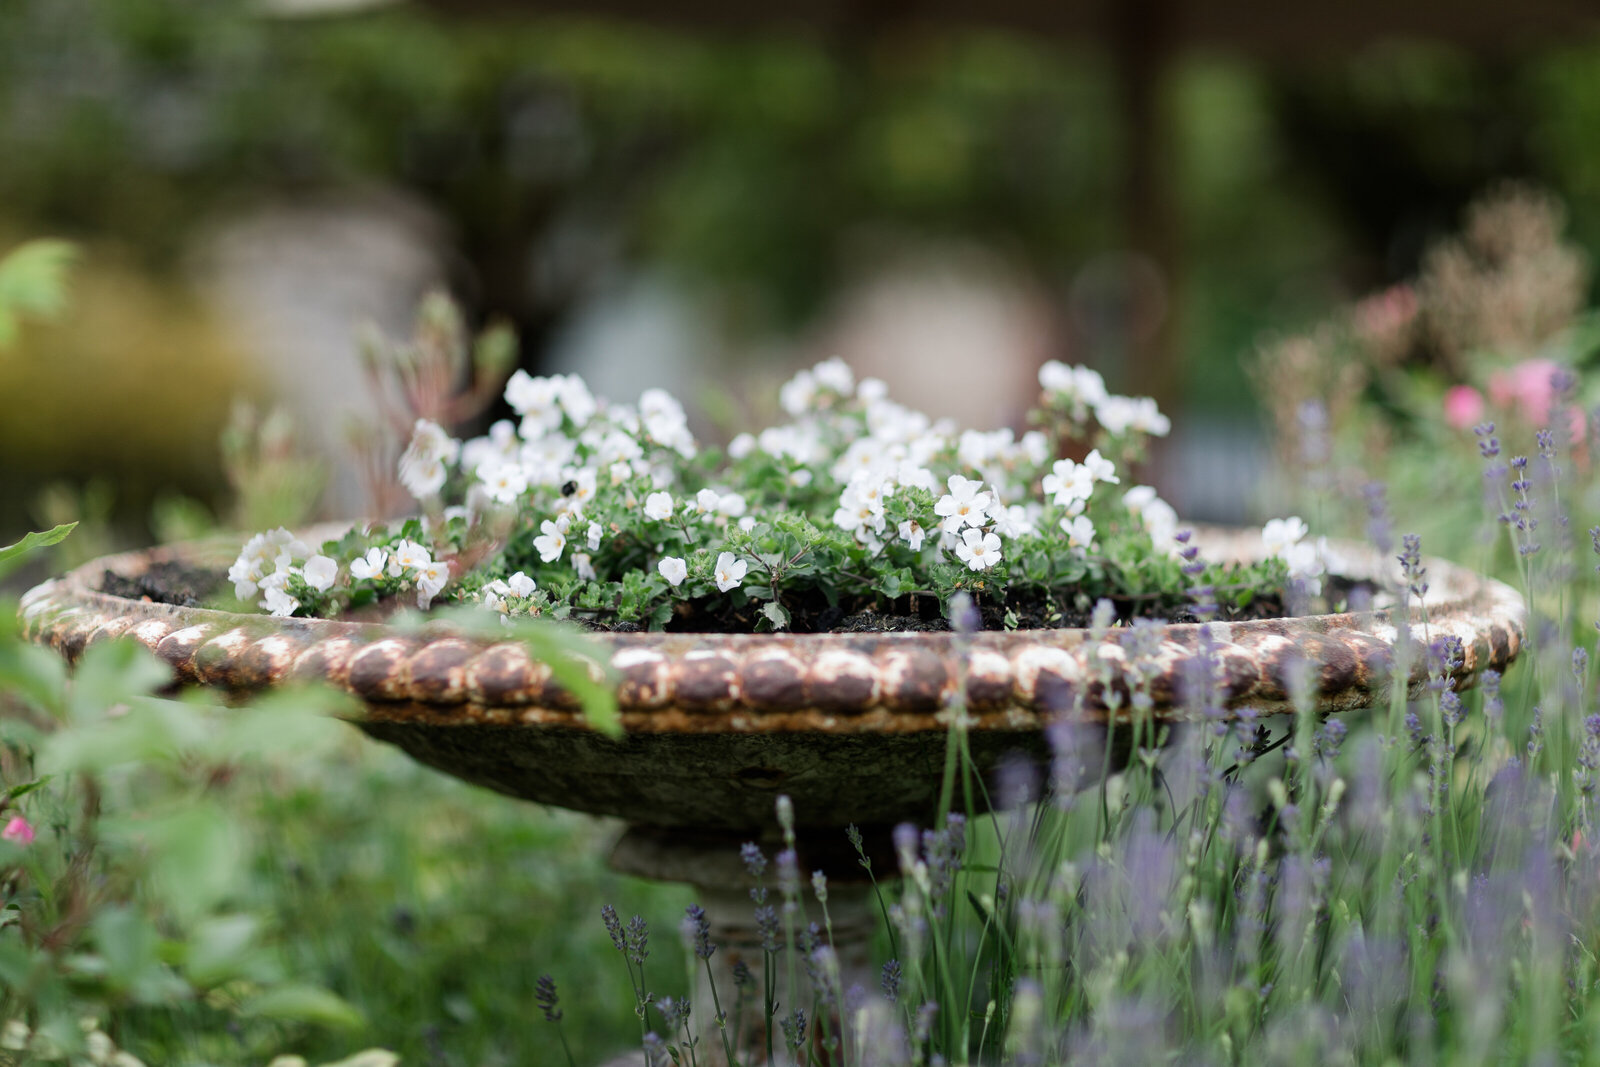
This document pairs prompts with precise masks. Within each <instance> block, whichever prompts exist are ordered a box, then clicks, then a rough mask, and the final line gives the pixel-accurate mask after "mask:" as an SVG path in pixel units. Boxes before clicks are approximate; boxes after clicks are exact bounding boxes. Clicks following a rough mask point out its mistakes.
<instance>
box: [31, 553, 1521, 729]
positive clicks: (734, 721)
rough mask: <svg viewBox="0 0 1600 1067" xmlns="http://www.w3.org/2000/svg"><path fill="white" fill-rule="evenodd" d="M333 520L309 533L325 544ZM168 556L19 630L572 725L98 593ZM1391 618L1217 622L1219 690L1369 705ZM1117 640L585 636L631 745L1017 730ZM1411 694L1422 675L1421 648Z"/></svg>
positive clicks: (1514, 639) (207, 618) (1168, 687)
mask: <svg viewBox="0 0 1600 1067" xmlns="http://www.w3.org/2000/svg"><path fill="white" fill-rule="evenodd" d="M342 529H343V527H340V528H329V529H319V530H317V531H311V532H310V533H308V535H307V536H309V537H314V538H317V539H321V538H322V537H326V536H336V535H337V533H338V532H339V531H340V530H342ZM1197 540H1198V542H1199V543H1200V544H1201V546H1202V550H1203V551H1204V552H1205V553H1206V558H1208V559H1229V558H1247V557H1248V555H1249V554H1250V551H1251V549H1252V547H1253V546H1254V547H1255V550H1256V551H1259V547H1258V545H1259V538H1255V537H1253V535H1252V534H1250V533H1247V532H1235V531H1226V530H1203V531H1201V532H1200V534H1199V535H1198V538H1197ZM1335 547H1336V549H1337V550H1338V551H1339V553H1340V554H1341V555H1342V556H1344V557H1345V558H1346V559H1347V560H1349V561H1351V562H1350V565H1348V566H1346V567H1344V568H1343V571H1344V573H1345V576H1346V577H1351V578H1357V579H1363V578H1372V577H1375V576H1376V575H1377V573H1378V570H1379V568H1380V567H1381V566H1383V565H1384V563H1385V561H1383V560H1381V559H1379V558H1378V557H1377V556H1376V555H1375V554H1374V553H1372V552H1371V551H1370V550H1367V549H1364V548H1361V547H1359V546H1352V545H1337V546H1335ZM169 561H177V562H182V563H186V564H197V565H213V564H217V565H225V564H226V559H223V558H220V557H219V556H218V554H217V551H216V549H215V548H211V549H207V548H204V547H202V546H195V545H173V546H167V547H163V548H157V549H151V550H149V551H145V552H136V553H127V554H123V555H118V556H110V557H107V558H105V559H101V560H96V561H95V562H93V563H89V564H86V565H84V566H82V567H79V568H78V569H77V570H75V571H73V572H71V573H69V574H67V575H65V576H64V577H61V578H58V579H55V580H53V581H48V582H45V583H44V584H42V585H40V586H38V587H36V588H35V589H33V590H32V591H30V592H29V593H28V594H27V595H26V596H25V597H24V598H23V601H22V617H23V625H24V631H25V633H26V634H27V635H28V636H29V637H30V638H31V639H33V640H35V641H39V642H42V643H45V644H48V645H50V646H51V647H53V648H55V649H56V650H57V651H58V652H60V653H61V654H62V655H64V656H65V657H67V658H68V659H69V660H71V659H76V658H77V657H78V656H79V655H80V654H81V653H82V651H83V649H84V648H85V647H87V646H88V645H89V644H91V643H93V642H96V641H102V640H109V639H111V638H114V637H124V636H125V637H130V638H132V639H134V640H136V641H138V642H139V643H141V644H143V645H145V646H146V647H147V648H149V649H151V650H152V651H154V652H155V654H156V655H157V656H159V657H161V658H162V659H163V660H165V661H166V662H167V663H169V664H171V666H172V667H173V669H174V671H175V672H176V674H177V677H178V678H179V679H180V680H182V681H184V682H190V683H198V684H201V685H206V686H212V687H216V688H221V689H227V690H230V691H251V690H258V689H262V688H265V687H268V686H272V685H275V684H278V683H280V682H284V681H288V680H312V681H326V682H329V683H331V684H333V685H334V686H337V687H339V688H341V689H344V690H347V691H349V692H351V693H353V694H355V695H356V696H357V697H359V698H361V699H362V700H363V701H364V702H365V704H366V707H367V709H368V719H369V721H373V722H407V723H417V724H433V725H466V724H475V723H492V724H501V725H513V724H526V725H532V726H578V725H581V722H582V717H581V714H580V713H579V711H578V709H577V706H576V704H575V702H574V701H573V699H572V697H571V695H570V694H568V693H567V692H565V691H564V690H563V689H562V688H561V687H560V686H559V685H558V684H556V683H555V682H554V680H553V679H552V677H551V672H550V670H549V668H548V667H546V666H545V665H544V664H541V663H539V662H537V661H536V660H534V659H532V658H531V657H530V656H529V655H528V653H527V651H526V650H525V649H524V648H523V647H522V646H521V645H519V644H517V643H514V642H511V641H490V640H486V639H482V638H475V637H469V636H463V635H460V634H453V633H448V632H429V631H422V632H414V631H405V632H403V631H401V630H399V629H398V628H395V627H390V626H386V625H384V624H381V623H352V622H340V621H336V620H326V619H275V618H271V617H268V616H263V615H243V614H236V613H229V612H222V611H213V610H209V609H203V608H185V607H177V606H173V605H169V604H156V603H151V602H149V601H144V600H130V599H127V598H124V597H117V596H112V595H109V594H107V593H104V592H101V591H100V590H99V587H98V583H99V581H100V580H101V578H102V576H103V575H104V573H105V572H106V571H108V570H109V571H111V572H113V573H115V574H119V575H122V576H124V577H133V576H137V575H138V574H140V573H142V572H143V571H145V570H146V569H148V568H149V567H150V566H152V565H154V564H157V563H163V562H169ZM1427 567H1428V578H1429V581H1430V584H1431V588H1430V591H1429V593H1428V597H1427V601H1426V607H1427V614H1426V619H1425V620H1424V618H1423V616H1422V614H1421V613H1420V612H1416V611H1414V612H1413V618H1412V624H1411V625H1412V629H1413V631H1414V633H1415V635H1416V636H1417V637H1418V638H1420V639H1423V640H1435V639H1437V638H1439V637H1445V636H1452V637H1456V638H1459V639H1460V641H1461V646H1462V649H1463V658H1462V662H1461V664H1460V665H1459V667H1458V668H1457V669H1456V671H1455V675H1456V681H1457V686H1458V687H1459V688H1465V687H1467V686H1470V685H1472V684H1473V683H1474V682H1475V681H1476V679H1477V676H1478V675H1479V674H1480V673H1481V672H1482V671H1484V670H1486V669H1494V670H1504V669H1505V668H1506V666H1507V665H1508V664H1509V663H1510V662H1511V661H1512V660H1514V659H1515V658H1516V656H1517V655H1518V653H1519V652H1520V651H1521V648H1522V642H1523V638H1524V630H1523V626H1524V606H1523V601H1522V598H1521V596H1520V595H1519V594H1518V593H1517V592H1516V591H1515V590H1514V589H1512V588H1511V587H1509V586H1507V585H1505V584H1504V583H1502V582H1497V581H1494V580H1491V579H1486V578H1482V577H1479V576H1478V575H1475V574H1473V573H1472V572H1470V571H1468V570H1466V569H1464V568H1461V567H1458V566H1456V565H1454V564H1451V563H1447V562H1445V561H1442V560H1428V561H1427ZM1394 616H1395V613H1394V612H1393V611H1391V610H1380V611H1372V612H1366V613H1360V614H1355V613H1346V614H1337V615H1316V616H1303V617H1298V618H1287V619H1269V620H1256V621H1249V622H1232V623H1216V624H1212V627H1211V633H1212V637H1213V648H1214V653H1213V654H1214V656H1215V662H1216V671H1215V675H1214V676H1215V678H1216V679H1217V682H1218V684H1219V688H1220V690H1221V695H1222V697H1223V703H1224V704H1225V705H1226V707H1227V708H1229V709H1241V708H1247V707H1248V708H1252V709H1255V710H1256V711H1258V712H1260V713H1263V714H1269V713H1273V712H1280V711H1286V710H1289V709H1290V708H1291V706H1292V705H1291V701H1290V692H1289V690H1290V685H1291V676H1292V675H1293V673H1294V671H1295V669H1296V664H1297V663H1298V662H1302V661H1303V662H1306V663H1307V664H1308V665H1309V666H1310V668H1311V670H1312V671H1313V674H1314V679H1315V682H1316V686H1317V693H1318V695H1317V704H1318V708H1319V709H1320V710H1322V711H1325V712H1336V711H1345V710H1350V709H1354V708H1361V707H1368V706H1371V705H1373V704H1374V703H1378V702H1380V701H1382V700H1383V699H1385V698H1386V696H1387V694H1388V691H1389V690H1388V686H1389V680H1390V675H1391V673H1392V667H1393V664H1394V662H1395V643H1396V640H1397V637H1398V635H1397V630H1396V625H1395V617H1394ZM1200 629H1201V628H1200V627H1199V626H1198V625H1184V624H1179V625H1172V626H1168V627H1166V628H1165V629H1164V631H1163V634H1162V637H1161V640H1160V643H1159V646H1158V648H1157V650H1156V652H1155V654H1154V656H1153V658H1152V660H1150V661H1149V662H1148V664H1147V666H1146V668H1145V672H1144V676H1145V677H1146V678H1147V679H1148V682H1147V686H1148V689H1147V691H1148V692H1149V693H1150V695H1151V696H1152V698H1153V701H1154V714H1156V715H1157V716H1159V717H1163V718H1181V717H1183V716H1184V709H1183V706H1182V693H1183V689H1184V680H1185V678H1186V676H1188V675H1189V674H1190V673H1191V671H1190V664H1191V663H1192V662H1193V661H1194V659H1195V656H1196V654H1197V650H1198V649H1199V647H1200V644H1201V640H1202V637H1201V633H1200ZM1129 640H1130V631H1127V630H1115V631H1112V633H1111V634H1110V635H1109V636H1107V637H1105V638H1104V639H1103V640H1100V641H1096V640H1094V639H1093V638H1092V637H1091V635H1090V633H1089V631H1087V630H1081V629H1061V630H1020V631H1014V632H984V633H978V634H970V635H963V634H954V633H883V634H792V635H789V634H664V633H636V634H597V635H595V636H594V637H593V641H594V647H595V653H596V659H597V660H602V661H604V662H605V663H606V664H607V665H608V666H609V668H610V670H611V673H612V676H613V679H614V681H615V686H616V694H617V701H618V704H619V707H620V710H621V715H622V723H623V726H624V728H625V729H626V730H628V731H630V732H638V733H652V732H671V733H724V732H732V733H767V732H801V731H817V730H820V731H826V732H829V733H834V734H869V733H913V732H920V731H927V730H942V729H944V728H945V726H946V724H947V722H948V715H947V714H944V712H945V710H946V709H947V708H949V707H950V706H951V705H952V704H953V703H955V701H956V698H957V696H958V694H959V693H960V692H961V690H962V687H963V686H964V687H965V694H966V707H967V713H968V715H969V721H970V723H971V728H972V729H976V730H986V729H988V730H1011V731H1015V730H1028V729H1034V728H1038V727H1040V726H1042V725H1043V724H1044V723H1046V722H1047V721H1049V720H1050V719H1051V718H1052V717H1055V716H1058V715H1059V714H1061V713H1063V712H1069V711H1074V710H1076V711H1077V712H1078V713H1080V714H1082V715H1083V716H1085V717H1087V718H1090V719H1102V720H1103V719H1104V718H1106V716H1107V704H1108V700H1107V697H1108V692H1107V686H1106V685H1105V683H1104V679H1105V678H1106V677H1107V676H1109V677H1110V678H1111V679H1112V681H1111V685H1110V690H1111V691H1112V693H1113V694H1114V695H1113V696H1112V697H1111V701H1110V702H1111V703H1113V704H1117V705H1118V706H1119V707H1121V708H1122V709H1123V712H1122V714H1124V715H1126V713H1127V708H1128V705H1129V701H1128V692H1129V685H1128V681H1129V678H1128V676H1129V673H1130V672H1129V671H1128V670H1127V669H1126V667H1125V663H1126V655H1127V652H1126V649H1125V645H1126V644H1127V643H1128V641H1129ZM1410 659H1411V663H1410V669H1409V679H1408V682H1409V688H1412V689H1417V688H1418V687H1420V686H1421V685H1422V684H1423V683H1424V682H1425V678H1426V667H1425V664H1424V663H1423V662H1422V659H1423V657H1422V656H1421V654H1420V649H1419V650H1418V652H1417V654H1415V655H1413V656H1411V657H1410Z"/></svg>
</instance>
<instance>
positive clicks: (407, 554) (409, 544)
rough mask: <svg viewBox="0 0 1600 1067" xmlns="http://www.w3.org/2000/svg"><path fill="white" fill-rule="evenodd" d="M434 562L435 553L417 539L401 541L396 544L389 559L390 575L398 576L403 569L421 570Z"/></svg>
mask: <svg viewBox="0 0 1600 1067" xmlns="http://www.w3.org/2000/svg"><path fill="white" fill-rule="evenodd" d="M432 562H433V554H432V553H430V552H429V551H428V550H427V549H426V548H423V547H422V546H421V545H419V544H417V543H416V542H415V541H401V542H400V543H399V544H398V545H395V546H394V555H393V556H392V557H391V558H390V560H389V575H390V577H394V578H398V577H399V576H400V572H401V571H402V570H421V569H422V568H423V567H426V566H428V565H429V564H430V563H432Z"/></svg>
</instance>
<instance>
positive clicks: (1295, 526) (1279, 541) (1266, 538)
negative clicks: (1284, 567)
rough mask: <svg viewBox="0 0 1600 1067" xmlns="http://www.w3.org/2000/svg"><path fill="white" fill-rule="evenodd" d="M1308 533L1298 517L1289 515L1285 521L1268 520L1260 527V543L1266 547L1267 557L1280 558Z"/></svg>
mask: <svg viewBox="0 0 1600 1067" xmlns="http://www.w3.org/2000/svg"><path fill="white" fill-rule="evenodd" d="M1310 532H1311V531H1310V529H1309V528H1307V526H1306V524H1305V523H1304V522H1302V521H1301V519H1300V516H1298V515H1291V516H1290V517H1289V518H1287V519H1269V520H1267V524H1266V525H1265V526H1263V527H1261V543H1262V544H1263V545H1265V546H1266V549H1267V554H1268V555H1272V556H1279V557H1282V556H1283V553H1284V550H1285V549H1287V548H1289V547H1290V546H1291V545H1294V544H1297V543H1299V542H1300V541H1301V540H1303V539H1304V538H1305V536H1306V534H1308V533H1310Z"/></svg>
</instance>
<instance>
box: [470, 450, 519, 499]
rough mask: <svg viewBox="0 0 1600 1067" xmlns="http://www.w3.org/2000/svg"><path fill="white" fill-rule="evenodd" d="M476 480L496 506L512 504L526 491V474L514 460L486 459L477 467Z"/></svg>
mask: <svg viewBox="0 0 1600 1067" xmlns="http://www.w3.org/2000/svg"><path fill="white" fill-rule="evenodd" d="M478 480H480V482H482V483H483V490H485V491H486V493H488V494H490V499H493V501H494V502H496V504H514V502H515V501H517V498H518V496H522V494H523V493H526V491H528V472H526V470H523V469H522V464H520V462H517V461H515V459H502V458H493V459H488V461H485V462H483V466H482V467H478Z"/></svg>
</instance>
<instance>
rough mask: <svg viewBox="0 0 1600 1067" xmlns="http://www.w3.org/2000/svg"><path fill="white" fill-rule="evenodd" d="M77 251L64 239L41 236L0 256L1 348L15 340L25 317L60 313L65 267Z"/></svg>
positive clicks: (64, 298) (65, 286)
mask: <svg viewBox="0 0 1600 1067" xmlns="http://www.w3.org/2000/svg"><path fill="white" fill-rule="evenodd" d="M77 254H78V253H77V249H76V248H75V247H74V246H73V245H71V244H69V243H68V242H66V241H56V240H48V239H42V240H36V241H29V242H28V243H26V244H24V245H21V246H19V247H17V248H14V249H12V250H11V252H9V253H8V254H7V255H6V256H4V257H3V258H0V349H3V348H7V347H9V346H10V345H11V344H12V343H13V342H14V341H15V340H16V338H17V332H18V330H19V329H21V325H22V320H23V319H24V318H29V317H31V318H40V319H43V318H51V317H53V316H56V315H59V314H60V313H61V310H62V308H64V307H65V306H66V300H67V270H68V269H69V268H70V267H71V266H72V262H73V260H74V259H76V258H77Z"/></svg>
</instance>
